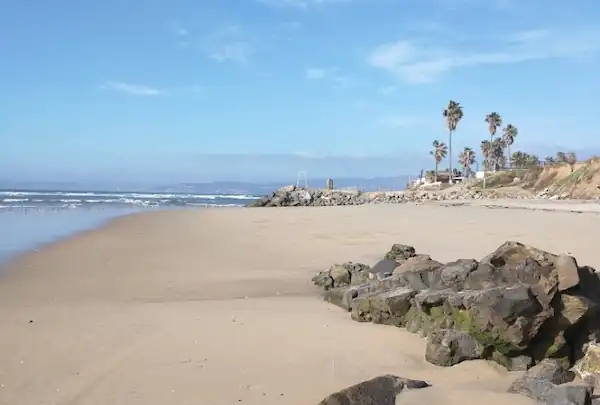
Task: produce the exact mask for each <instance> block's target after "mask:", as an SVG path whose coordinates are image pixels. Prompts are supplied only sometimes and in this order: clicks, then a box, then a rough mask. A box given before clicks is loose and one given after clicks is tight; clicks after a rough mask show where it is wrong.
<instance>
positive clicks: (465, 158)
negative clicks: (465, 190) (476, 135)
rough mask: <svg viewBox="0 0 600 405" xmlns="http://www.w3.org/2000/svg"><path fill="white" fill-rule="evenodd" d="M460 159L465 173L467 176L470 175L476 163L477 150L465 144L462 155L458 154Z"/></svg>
mask: <svg viewBox="0 0 600 405" xmlns="http://www.w3.org/2000/svg"><path fill="white" fill-rule="evenodd" d="M458 159H459V161H460V164H461V165H462V167H463V175H464V176H465V177H470V174H471V165H472V164H473V163H475V151H474V150H473V149H471V148H467V147H466V146H465V148H464V149H463V151H462V152H461V153H460V155H458Z"/></svg>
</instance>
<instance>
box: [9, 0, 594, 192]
mask: <svg viewBox="0 0 600 405" xmlns="http://www.w3.org/2000/svg"><path fill="white" fill-rule="evenodd" d="M575 4H576V5H575ZM599 21H600V3H599V2H598V1H597V0H596V1H594V0H579V1H577V2H573V3H569V2H564V1H558V0H545V1H542V0H539V1H538V0H486V1H483V0H202V1H197V0H196V1H191V0H189V1H188V0H171V1H165V0H147V1H142V0H131V1H122V0H104V1H94V2H92V1H87V2H84V1H80V0H77V1H76V0H55V1H48V0H28V1H25V0H5V1H2V2H1V3H0V52H1V55H2V63H1V64H0V77H1V79H0V83H1V84H2V86H0V89H1V91H0V179H1V178H5V179H6V178H9V179H21V178H22V179H35V180H85V179H116V180H119V179H123V180H125V179H126V180H128V181H129V180H139V181H157V182H164V181H165V180H173V181H204V180H212V179H225V178H228V179H245V180H257V179H260V180H262V179H281V178H293V179H294V180H295V178H296V172H297V171H298V170H303V169H304V170H308V171H309V173H310V174H309V176H310V175H311V174H312V175H315V176H323V175H325V176H326V175H333V176H357V175H365V176H376V175H394V174H411V173H416V172H418V171H419V170H420V169H421V168H423V167H425V168H428V167H427V166H428V165H431V162H430V160H431V159H430V157H429V156H428V151H429V149H430V145H431V142H432V141H433V140H434V139H440V140H444V141H446V140H447V133H446V130H445V127H444V123H443V120H442V116H441V112H442V110H443V108H444V106H445V105H446V104H447V102H448V100H450V99H455V100H457V101H459V102H460V103H461V104H462V105H463V106H464V112H465V118H464V120H463V121H462V122H461V123H460V125H459V128H458V131H457V133H456V134H455V137H454V142H453V145H454V146H453V147H454V150H455V151H456V153H455V154H457V153H458V151H459V150H460V149H462V147H464V146H472V147H475V148H477V150H478V145H479V143H480V141H481V140H482V139H484V138H485V137H486V133H487V132H486V125H485V123H484V121H483V120H484V117H485V114H486V113H487V112H490V111H498V112H499V113H500V114H501V115H502V116H503V117H504V120H505V123H512V124H513V125H516V126H517V127H518V128H519V137H518V140H517V142H516V144H515V147H516V148H523V149H527V150H531V151H534V152H537V153H539V154H541V155H544V154H549V153H552V152H553V151H554V150H556V149H569V150H570V149H572V150H576V151H581V152H582V153H584V152H585V151H586V150H592V149H594V148H595V150H598V149H600V148H598V138H597V129H596V125H595V116H596V114H597V108H596V104H597V100H596V97H597V94H598V93H599V91H600V80H599V79H598V74H597V73H594V72H597V71H600V69H599V67H600V66H599V63H598V51H599V49H600V25H599Z"/></svg>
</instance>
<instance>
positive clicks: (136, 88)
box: [102, 80, 167, 97]
mask: <svg viewBox="0 0 600 405" xmlns="http://www.w3.org/2000/svg"><path fill="white" fill-rule="evenodd" d="M102 88H105V89H109V90H114V91H118V92H121V93H127V94H131V95H134V96H144V97H153V96H162V95H166V94H167V92H166V91H163V90H160V89H157V88H155V87H150V86H144V85H139V84H131V83H125V82H116V81H111V80H108V81H106V82H104V84H103V85H102Z"/></svg>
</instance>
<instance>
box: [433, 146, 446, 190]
mask: <svg viewBox="0 0 600 405" xmlns="http://www.w3.org/2000/svg"><path fill="white" fill-rule="evenodd" d="M432 146H433V150H431V151H430V152H429V154H430V155H431V156H433V159H434V160H435V175H434V176H435V177H434V181H435V182H436V183H437V177H438V167H439V165H440V163H441V161H442V160H444V158H445V157H446V155H447V154H448V147H447V146H446V144H445V143H444V142H439V141H433V144H432Z"/></svg>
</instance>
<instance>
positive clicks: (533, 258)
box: [313, 241, 600, 404]
mask: <svg viewBox="0 0 600 405" xmlns="http://www.w3.org/2000/svg"><path fill="white" fill-rule="evenodd" d="M313 283H314V284H316V285H318V286H320V287H322V288H323V289H324V298H325V299H326V300H328V301H330V302H331V303H333V304H335V305H338V306H340V307H342V308H344V309H346V310H347V311H349V312H350V315H351V318H352V319H353V320H355V321H359V322H374V323H379V324H386V325H392V326H397V327H403V328H406V329H407V330H408V331H410V332H413V333H419V334H420V335H421V336H423V337H426V338H427V346H426V352H425V358H426V360H427V361H428V362H430V363H432V364H436V365H439V366H451V365H454V364H457V363H460V362H462V361H466V360H470V359H488V360H491V361H495V362H497V363H499V364H501V365H503V366H504V367H506V368H507V369H509V370H520V371H525V370H528V369H530V368H532V367H533V366H535V367H538V368H537V369H539V368H540V367H548V364H549V363H548V362H552V364H555V365H557V366H556V367H559V368H560V370H563V371H564V370H567V369H568V368H569V367H571V366H573V365H574V364H575V363H576V362H578V361H579V363H578V364H581V361H582V360H581V359H584V358H585V357H584V356H587V358H588V359H590V360H589V361H587V363H585V362H584V363H583V364H584V365H587V366H584V368H585V367H587V368H588V369H590V370H592V369H593V371H594V372H596V371H597V368H598V367H599V366H598V362H597V360H596V359H595V357H594V358H593V359H592V357H593V356H592V355H594V356H596V355H597V354H598V353H597V352H596V351H592V349H590V347H592V346H591V345H590V344H589V342H592V341H595V339H596V338H597V337H598V336H599V335H600V279H599V278H598V276H597V274H596V273H595V271H594V270H593V269H591V268H589V267H586V266H580V265H579V264H578V263H577V261H576V260H575V259H574V258H572V257H570V256H566V255H555V254H552V253H549V252H545V251H542V250H540V249H537V248H535V247H532V246H527V245H524V244H521V243H518V242H510V241H509V242H505V243H504V244H502V245H501V246H499V247H498V248H497V249H496V250H495V251H494V252H492V253H490V254H489V255H487V256H486V257H484V258H482V259H481V260H475V259H460V260H456V261H453V262H450V263H442V262H439V261H436V260H434V259H432V258H431V257H430V256H428V255H419V254H417V253H416V251H415V249H414V248H413V247H412V246H408V245H401V244H396V245H393V246H392V248H391V249H390V251H388V252H387V253H386V254H385V256H384V259H383V260H382V261H381V262H379V263H377V264H376V265H375V266H373V267H369V266H367V265H361V264H357V263H345V264H340V265H334V266H332V267H331V268H330V269H328V270H326V271H324V272H320V273H318V274H317V275H316V276H315V277H314V278H313ZM594 353H595V354H594ZM537 369H536V368H534V369H532V370H534V371H533V372H535V370H537ZM590 372H591V371H590ZM565 375H569V376H571V377H569V378H570V379H572V376H573V375H574V374H573V373H567V374H565ZM529 377H531V378H530V380H527V381H525V382H524V383H523V384H524V385H523V386H527V387H534V388H535V389H540V390H542V389H543V390H546V391H544V392H550V391H552V392H553V393H559V392H560V393H561V394H560V395H563V396H564V397H565V398H571V397H573V396H577V398H580V397H581V398H584V399H585V400H586V401H587V400H588V399H589V398H588V396H586V395H583V393H582V392H583V391H581V389H580V388H577V387H575V388H572V387H571V386H568V387H562V386H561V385H560V384H563V383H566V382H568V381H566V380H565V379H564V378H563V380H564V381H563V380H561V381H560V383H559V382H556V381H555V379H551V381H550V382H549V383H548V384H551V385H548V384H546V383H538V382H537V381H538V380H540V378H537V379H535V381H534V380H533V377H532V376H531V374H530V375H529ZM569 378H567V379H569ZM555 385H556V386H559V387H560V388H556V387H554V386H555ZM536 387H537V388H536ZM544 387H545V388H544ZM534 388H531V389H532V390H533V389H534ZM519 389H521V390H522V389H525V388H519ZM519 389H517V388H514V387H513V391H514V392H517V391H518V390H519ZM528 389H529V388H528ZM586 392H587V391H586ZM532 395H534V394H532ZM544 395H545V394H544ZM552 395H554V394H552ZM556 395H558V394H556ZM556 395H554V396H555V397H556ZM534 396H537V397H539V398H542V397H543V395H542V394H540V393H538V394H535V395H534ZM571 399H572V398H571ZM544 401H545V400H544ZM565 401H567V399H565ZM569 401H570V399H569ZM546 402H547V401H546ZM548 403H549V402H548ZM558 403H565V404H567V403H579V402H568V401H567V402H558Z"/></svg>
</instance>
